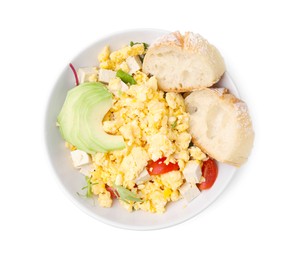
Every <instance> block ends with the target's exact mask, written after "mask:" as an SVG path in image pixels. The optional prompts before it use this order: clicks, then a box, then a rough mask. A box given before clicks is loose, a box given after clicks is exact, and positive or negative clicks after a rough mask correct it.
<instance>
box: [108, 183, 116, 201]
mask: <svg viewBox="0 0 296 260" xmlns="http://www.w3.org/2000/svg"><path fill="white" fill-rule="evenodd" d="M106 190H107V191H109V192H110V194H111V198H112V199H116V198H118V197H119V194H118V192H117V191H116V190H115V189H113V188H112V187H110V186H108V185H106Z"/></svg>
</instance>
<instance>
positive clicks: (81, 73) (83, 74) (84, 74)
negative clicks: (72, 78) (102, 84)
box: [77, 67, 98, 83]
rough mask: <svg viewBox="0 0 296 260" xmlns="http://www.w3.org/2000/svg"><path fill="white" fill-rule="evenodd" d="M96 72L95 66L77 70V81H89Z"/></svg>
mask: <svg viewBox="0 0 296 260" xmlns="http://www.w3.org/2000/svg"><path fill="white" fill-rule="evenodd" d="M97 73H98V70H97V68H96V67H85V68H79V69H78V70H77V75H78V78H79V83H84V82H89V81H90V80H89V79H90V78H91V77H94V76H95V75H96V74H97Z"/></svg>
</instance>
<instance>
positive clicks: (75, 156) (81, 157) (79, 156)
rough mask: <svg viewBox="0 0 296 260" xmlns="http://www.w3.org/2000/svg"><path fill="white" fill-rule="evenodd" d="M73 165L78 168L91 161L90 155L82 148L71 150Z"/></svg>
mask: <svg viewBox="0 0 296 260" xmlns="http://www.w3.org/2000/svg"><path fill="white" fill-rule="evenodd" d="M71 157H72V161H73V165H74V167H76V168H80V167H81V166H82V165H86V164H89V163H90V162H91V159H90V156H89V155H88V154H87V153H86V152H83V151H81V150H75V151H72V152H71Z"/></svg>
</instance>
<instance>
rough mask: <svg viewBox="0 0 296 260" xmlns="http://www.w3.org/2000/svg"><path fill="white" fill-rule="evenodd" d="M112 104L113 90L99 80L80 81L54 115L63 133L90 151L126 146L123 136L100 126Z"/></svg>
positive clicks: (68, 138) (104, 150)
mask: <svg viewBox="0 0 296 260" xmlns="http://www.w3.org/2000/svg"><path fill="white" fill-rule="evenodd" d="M111 106H112V94H111V93H110V92H109V91H108V89H107V88H106V87H105V85H104V84H102V83H99V82H93V83H89V82H88V83H83V84H81V85H79V86H77V87H75V88H73V89H71V90H69V91H68V93H67V96H66V99H65V102H64V104H63V107H62V109H61V111H60V113H59V115H58V118H57V121H58V123H59V128H60V132H61V134H62V137H63V138H64V139H65V140H66V141H68V142H69V143H71V144H73V145H74V146H76V147H77V148H78V149H79V150H82V151H84V152H86V153H89V154H95V153H96V152H108V151H113V150H120V149H123V148H125V143H124V140H123V137H122V136H114V135H109V134H107V133H106V132H105V131H104V130H103V127H102V120H103V118H104V116H105V115H106V113H107V112H108V111H109V110H110V108H111Z"/></svg>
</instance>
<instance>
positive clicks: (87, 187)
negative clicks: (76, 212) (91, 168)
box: [77, 176, 98, 198]
mask: <svg viewBox="0 0 296 260" xmlns="http://www.w3.org/2000/svg"><path fill="white" fill-rule="evenodd" d="M85 181H86V185H85V186H84V187H82V188H81V190H86V193H85V195H84V196H85V197H86V198H91V197H92V196H93V192H92V186H93V185H96V184H98V183H94V182H92V181H91V179H90V177H88V176H85ZM77 194H78V195H80V196H81V194H80V193H78V192H77Z"/></svg>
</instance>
